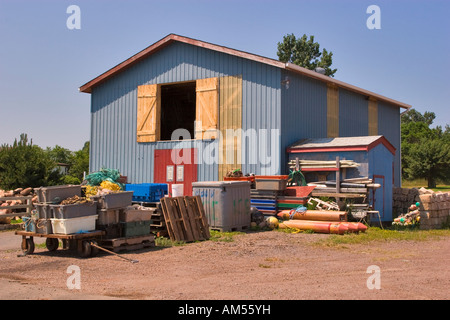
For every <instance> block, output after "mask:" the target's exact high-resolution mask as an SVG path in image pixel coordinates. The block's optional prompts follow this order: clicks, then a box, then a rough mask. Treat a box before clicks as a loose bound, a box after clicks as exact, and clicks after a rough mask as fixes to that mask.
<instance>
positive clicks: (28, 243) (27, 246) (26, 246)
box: [22, 238, 34, 254]
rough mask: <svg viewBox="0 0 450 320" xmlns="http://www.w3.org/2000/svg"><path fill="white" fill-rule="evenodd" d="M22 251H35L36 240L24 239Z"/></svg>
mask: <svg viewBox="0 0 450 320" xmlns="http://www.w3.org/2000/svg"><path fill="white" fill-rule="evenodd" d="M22 251H23V253H24V254H32V253H33V252H34V241H33V239H30V238H28V239H24V241H22Z"/></svg>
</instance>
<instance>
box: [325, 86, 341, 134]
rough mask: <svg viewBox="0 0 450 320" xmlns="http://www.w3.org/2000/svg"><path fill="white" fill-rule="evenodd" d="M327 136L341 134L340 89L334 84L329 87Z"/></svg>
mask: <svg viewBox="0 0 450 320" xmlns="http://www.w3.org/2000/svg"><path fill="white" fill-rule="evenodd" d="M327 136H328V137H329V138H334V137H338V136H339V89H338V87H336V86H333V85H328V89H327Z"/></svg>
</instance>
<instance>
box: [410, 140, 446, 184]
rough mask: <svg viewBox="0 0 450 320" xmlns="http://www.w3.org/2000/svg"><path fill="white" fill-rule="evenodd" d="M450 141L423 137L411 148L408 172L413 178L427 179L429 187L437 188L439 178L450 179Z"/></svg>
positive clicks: (441, 179)
mask: <svg viewBox="0 0 450 320" xmlns="http://www.w3.org/2000/svg"><path fill="white" fill-rule="evenodd" d="M449 168H450V143H448V141H444V140H443V139H428V138H422V139H421V140H420V142H419V143H418V144H417V145H415V146H414V148H413V149H412V150H410V153H409V157H408V168H407V169H406V173H407V174H408V176H409V177H411V178H425V179H427V183H428V188H436V182H437V181H438V180H440V181H444V183H448V181H449V180H450V169H449Z"/></svg>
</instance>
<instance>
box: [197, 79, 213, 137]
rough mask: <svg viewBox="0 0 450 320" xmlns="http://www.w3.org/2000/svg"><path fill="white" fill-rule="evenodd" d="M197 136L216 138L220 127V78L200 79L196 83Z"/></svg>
mask: <svg viewBox="0 0 450 320" xmlns="http://www.w3.org/2000/svg"><path fill="white" fill-rule="evenodd" d="M196 93H197V98H196V116H195V121H196V123H195V138H196V139H215V138H217V129H218V126H217V125H218V107H219V97H218V96H219V94H218V93H219V79H218V78H207V79H199V80H197V83H196Z"/></svg>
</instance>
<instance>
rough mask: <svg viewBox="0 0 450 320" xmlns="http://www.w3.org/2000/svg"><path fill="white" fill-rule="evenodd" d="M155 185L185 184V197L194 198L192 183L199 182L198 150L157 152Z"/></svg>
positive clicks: (170, 192)
mask: <svg viewBox="0 0 450 320" xmlns="http://www.w3.org/2000/svg"><path fill="white" fill-rule="evenodd" d="M153 181H154V183H167V184H168V185H169V190H168V191H169V195H171V194H172V184H183V193H184V195H185V196H192V182H195V181H197V149H193V148H189V149H167V150H155V163H154V179H153Z"/></svg>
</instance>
